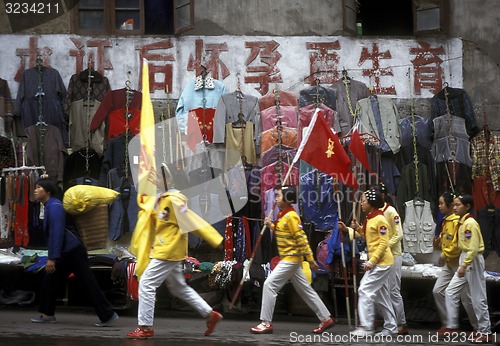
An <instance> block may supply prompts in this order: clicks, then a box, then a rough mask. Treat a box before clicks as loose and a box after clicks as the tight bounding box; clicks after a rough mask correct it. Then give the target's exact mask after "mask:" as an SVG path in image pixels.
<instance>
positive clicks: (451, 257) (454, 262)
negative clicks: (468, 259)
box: [439, 214, 462, 267]
mask: <svg viewBox="0 0 500 346" xmlns="http://www.w3.org/2000/svg"><path fill="white" fill-rule="evenodd" d="M459 219H460V217H459V216H458V215H456V214H451V215H448V216H445V218H444V219H443V224H442V226H441V233H440V234H439V239H440V242H441V252H442V254H443V257H444V259H445V260H446V264H448V265H449V266H450V267H457V266H458V259H459V257H460V254H461V253H462V251H461V250H460V249H459V248H458V239H457V231H458V227H457V225H458V220H459Z"/></svg>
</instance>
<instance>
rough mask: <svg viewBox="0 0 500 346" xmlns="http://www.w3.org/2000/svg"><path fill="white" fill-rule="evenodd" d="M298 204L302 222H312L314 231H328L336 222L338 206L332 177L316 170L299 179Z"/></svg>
mask: <svg viewBox="0 0 500 346" xmlns="http://www.w3.org/2000/svg"><path fill="white" fill-rule="evenodd" d="M300 195H301V200H300V203H301V205H302V209H303V216H304V220H306V221H308V222H314V224H315V229H317V230H321V231H328V230H331V229H333V228H334V227H335V226H336V225H337V222H338V205H337V201H336V200H335V194H334V189H333V177H331V176H329V175H327V174H324V173H320V172H318V171H317V170H313V171H311V172H308V173H306V174H304V175H302V176H301V177H300Z"/></svg>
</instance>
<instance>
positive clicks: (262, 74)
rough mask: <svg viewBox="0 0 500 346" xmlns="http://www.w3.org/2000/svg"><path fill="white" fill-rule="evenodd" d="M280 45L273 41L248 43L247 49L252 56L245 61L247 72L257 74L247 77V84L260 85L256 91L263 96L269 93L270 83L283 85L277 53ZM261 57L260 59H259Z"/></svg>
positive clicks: (279, 56)
mask: <svg viewBox="0 0 500 346" xmlns="http://www.w3.org/2000/svg"><path fill="white" fill-rule="evenodd" d="M278 46H279V43H278V42H276V41H274V40H272V41H246V42H245V47H246V48H249V49H250V54H249V56H248V58H247V59H246V61H245V66H246V72H247V73H251V74H256V75H253V76H245V79H244V80H245V83H256V84H259V86H258V87H257V88H255V90H257V91H258V92H259V93H260V94H261V95H266V94H267V93H268V91H269V83H282V82H283V79H282V78H281V71H280V69H279V68H278V66H276V65H277V63H278V61H279V60H280V59H281V54H280V52H278V51H277V49H278ZM258 57H260V58H259V59H257V58H258Z"/></svg>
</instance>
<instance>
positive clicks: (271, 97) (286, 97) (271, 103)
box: [259, 90, 299, 111]
mask: <svg viewBox="0 0 500 346" xmlns="http://www.w3.org/2000/svg"><path fill="white" fill-rule="evenodd" d="M277 101H279V105H280V106H294V107H297V106H298V105H299V101H298V100H297V97H296V96H295V95H294V94H293V93H291V92H288V91H276V90H272V91H271V92H270V93H268V94H266V95H264V96H262V97H261V98H260V100H259V107H260V110H261V111H263V110H264V109H268V108H270V107H276V102H277Z"/></svg>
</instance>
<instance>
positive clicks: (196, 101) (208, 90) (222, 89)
mask: <svg viewBox="0 0 500 346" xmlns="http://www.w3.org/2000/svg"><path fill="white" fill-rule="evenodd" d="M227 93H228V90H227V88H226V86H225V85H224V84H223V83H222V82H220V81H218V80H215V79H213V78H212V77H205V78H203V77H202V76H201V75H200V76H197V77H196V79H195V80H193V81H190V82H188V84H187V85H186V86H185V87H184V89H183V90H182V93H181V96H180V97H179V101H178V102H177V107H176V108H175V117H176V119H177V124H178V126H179V130H180V131H181V133H186V130H187V119H188V118H187V115H188V112H189V111H190V110H191V109H195V108H215V107H217V104H218V102H219V99H220V97H221V96H222V95H223V94H227Z"/></svg>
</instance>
